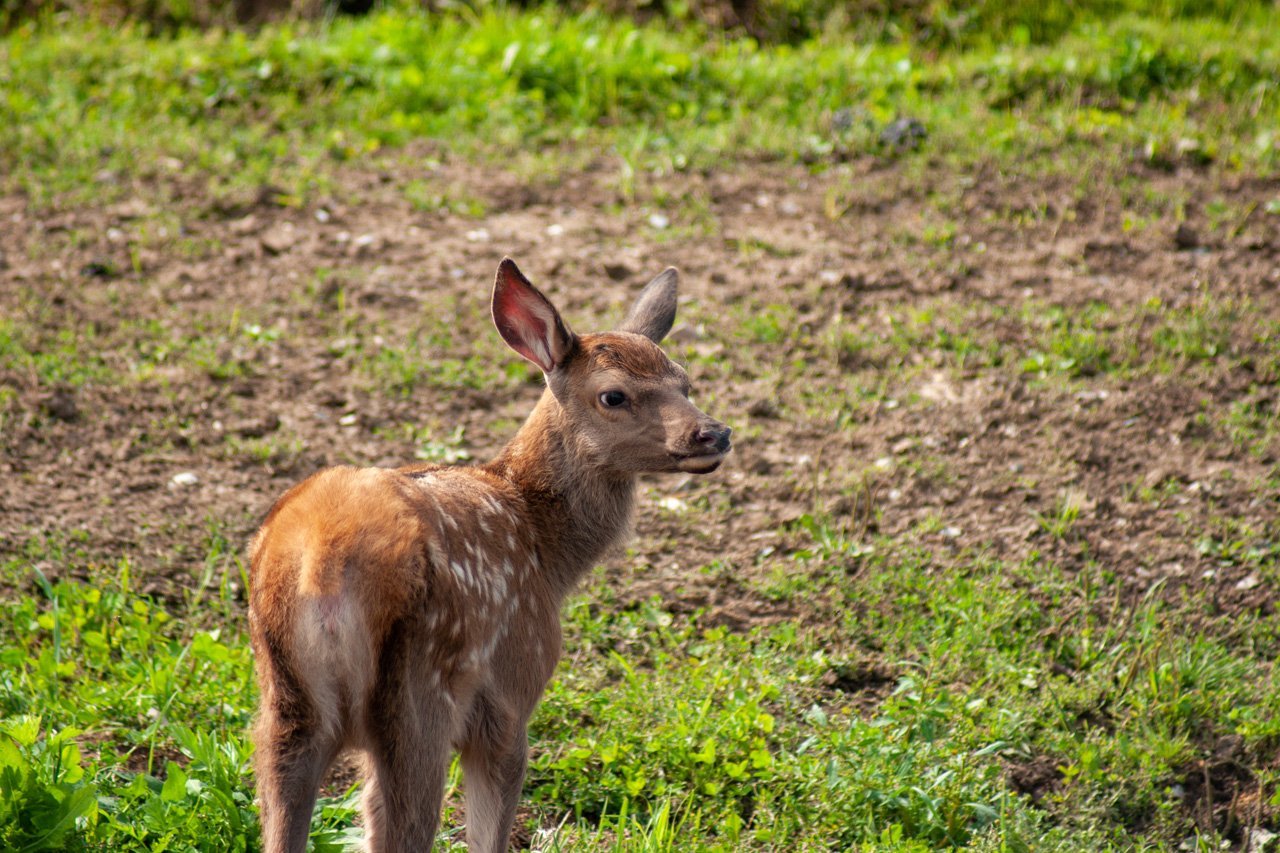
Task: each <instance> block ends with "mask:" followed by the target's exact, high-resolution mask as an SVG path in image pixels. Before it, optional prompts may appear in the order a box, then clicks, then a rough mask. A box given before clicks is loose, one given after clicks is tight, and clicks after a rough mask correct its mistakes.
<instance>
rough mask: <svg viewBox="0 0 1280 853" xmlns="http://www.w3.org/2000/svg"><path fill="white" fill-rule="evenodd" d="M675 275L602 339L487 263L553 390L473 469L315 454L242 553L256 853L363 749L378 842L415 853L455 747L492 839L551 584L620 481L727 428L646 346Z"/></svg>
mask: <svg viewBox="0 0 1280 853" xmlns="http://www.w3.org/2000/svg"><path fill="white" fill-rule="evenodd" d="M676 278H677V276H676V271H675V270H674V269H668V270H667V271H665V272H663V273H662V274H661V275H659V276H658V277H657V278H655V279H654V280H653V281H652V282H650V283H649V285H648V286H647V287H646V288H645V289H644V291H643V293H641V294H640V297H639V299H638V300H637V301H636V303H635V305H634V306H633V307H632V309H631V312H630V314H628V316H627V319H626V320H625V321H624V322H623V324H622V326H621V327H620V328H619V329H618V330H617V331H615V332H606V333H602V334H591V335H575V334H574V333H573V332H571V331H570V330H569V327H568V326H567V325H565V323H564V321H563V320H562V319H561V318H560V315H559V313H558V312H557V311H556V309H555V308H554V307H553V306H552V304H551V303H550V302H549V301H548V300H547V298H546V297H545V296H543V295H542V294H541V293H540V292H538V290H537V289H535V288H534V287H533V285H532V284H530V283H529V281H528V280H527V279H526V278H525V277H524V276H523V275H521V273H520V271H519V270H518V269H517V268H516V265H515V264H514V263H512V262H511V260H509V259H507V260H503V262H502V264H501V265H500V266H499V267H498V277H497V281H496V283H495V284H494V289H493V302H492V311H493V321H494V324H495V325H496V326H497V327H498V332H499V333H500V334H501V335H502V337H503V340H505V341H506V342H507V344H508V345H510V346H511V348H512V349H514V350H515V351H516V352H518V353H519V354H520V355H522V356H524V357H525V358H526V359H528V360H529V361H531V362H533V363H534V364H536V365H537V366H538V367H540V368H542V371H543V373H545V374H546V381H547V388H546V391H545V392H544V393H543V395H542V398H541V399H540V400H539V401H538V404H537V406H536V407H535V408H534V410H533V413H532V414H531V415H530V416H529V419H528V420H527V421H526V422H525V424H524V426H523V427H521V429H520V431H519V432H518V433H517V434H516V436H515V438H513V439H512V441H511V443H510V444H508V445H507V446H506V448H505V449H504V450H503V451H502V452H501V453H500V454H499V455H498V457H497V458H496V459H494V460H493V461H492V462H490V463H489V464H487V465H481V466H477V467H458V468H444V467H438V466H432V465H416V466H410V467H406V468H399V469H394V470H393V469H381V468H331V469H328V470H326V471H321V472H320V473H318V474H316V475H314V476H312V477H311V478H309V479H307V480H306V481H304V482H303V483H301V484H299V485H297V486H294V487H293V488H292V489H290V490H289V491H288V492H286V493H285V495H284V496H283V497H281V498H280V500H278V501H277V502H276V504H275V506H273V507H272V509H271V512H270V513H269V514H268V516H267V519H266V521H265V522H264V523H263V525H262V529H261V530H260V531H259V532H258V534H257V536H256V537H255V538H254V540H253V543H252V545H251V546H250V552H249V554H250V579H251V590H252V591H251V595H250V601H249V626H250V631H251V635H252V641H253V648H254V651H255V653H256V655H257V661H258V682H259V685H260V687H261V692H262V707H261V711H260V715H259V719H258V722H257V726H256V731H255V740H256V743H257V773H258V793H259V797H260V799H261V803H262V823H263V846H264V849H265V850H266V851H268V853H282V851H302V850H303V849H304V848H305V846H306V842H307V832H308V828H309V826H310V822H311V811H312V808H313V806H314V803H315V799H316V794H317V790H318V788H319V786H320V782H321V780H322V778H323V775H324V773H325V770H326V769H327V768H328V767H329V765H330V764H331V763H332V762H333V760H334V759H335V757H336V756H337V755H338V753H339V752H340V751H341V750H344V749H356V750H360V751H362V752H363V753H364V756H365V789H364V802H363V806H362V811H363V814H364V823H365V831H366V834H367V837H368V846H369V849H370V850H372V851H413V853H424V851H428V850H430V849H431V844H432V841H433V839H434V837H435V833H436V827H437V824H438V822H439V819H440V806H441V799H442V796H443V790H444V784H445V774H446V771H447V767H448V763H449V758H450V755H451V754H452V752H453V750H455V749H456V750H458V751H459V752H460V753H461V756H462V768H463V773H464V775H465V784H466V814H467V840H468V845H469V847H470V849H472V850H482V851H500V850H505V849H506V847H507V844H508V837H509V835H510V831H511V826H512V823H513V822H514V819H515V812H516V805H517V801H518V799H519V796H520V787H521V784H522V782H523V780H524V773H525V764H526V753H527V750H528V745H527V739H526V731H527V724H528V720H529V715H530V714H531V713H532V711H533V709H534V706H535V705H537V703H538V699H539V698H540V697H541V695H542V691H543V688H544V687H545V686H546V683H547V680H548V679H549V678H550V677H551V674H552V672H553V670H554V669H555V666H556V661H557V659H558V658H559V655H560V642H561V637H560V620H559V609H560V604H561V602H562V601H563V599H564V597H565V595H566V594H567V593H568V592H569V591H570V590H572V589H573V587H574V585H575V584H576V583H577V581H578V579H579V578H581V577H582V575H583V574H584V573H585V572H586V571H587V570H588V569H590V568H591V566H592V565H593V564H594V563H595V561H596V560H598V559H599V558H600V557H601V555H603V554H604V553H605V551H606V550H607V549H609V548H610V546H612V545H613V544H615V543H616V542H618V540H619V539H621V538H622V537H623V536H624V535H625V534H626V532H627V530H628V527H629V525H630V521H631V515H632V507H633V503H634V498H635V481H636V475H637V474H639V473H642V472H646V471H686V472H690V473H695V474H705V473H709V472H711V471H714V470H715V469H716V468H718V467H719V466H720V463H721V462H722V461H724V458H725V455H726V454H727V453H728V452H729V432H730V430H729V428H728V427H727V426H724V425H723V424H721V423H718V422H717V421H714V420H712V419H711V418H709V417H707V416H706V415H705V414H703V413H702V412H700V411H699V410H698V409H697V408H696V407H694V405H693V404H692V403H691V402H689V399H688V394H689V380H688V377H687V376H686V375H685V372H684V371H683V370H682V369H681V368H679V367H677V366H676V365H675V364H673V363H672V362H671V361H670V359H668V358H667V356H666V355H665V354H663V352H662V350H661V349H659V348H658V346H657V342H658V341H660V340H662V338H663V337H664V336H665V335H666V334H667V332H668V331H670V329H671V324H672V323H673V322H674V320H675V312H676Z"/></svg>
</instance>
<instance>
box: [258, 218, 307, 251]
mask: <svg viewBox="0 0 1280 853" xmlns="http://www.w3.org/2000/svg"><path fill="white" fill-rule="evenodd" d="M258 242H259V243H261V244H262V248H264V249H266V250H267V252H269V253H270V254H272V255H282V254H284V253H285V252H287V251H289V250H290V249H291V248H293V244H294V243H295V242H297V235H296V234H295V232H294V229H293V223H292V222H279V223H277V224H275V225H273V226H271V227H270V228H268V229H267V230H266V231H265V232H264V233H263V235H262V236H261V237H259V238H258Z"/></svg>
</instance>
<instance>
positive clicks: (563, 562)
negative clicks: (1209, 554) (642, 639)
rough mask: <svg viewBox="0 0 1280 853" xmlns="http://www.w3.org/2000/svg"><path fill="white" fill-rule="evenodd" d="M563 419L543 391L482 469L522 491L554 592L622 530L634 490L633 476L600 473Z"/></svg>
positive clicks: (564, 588)
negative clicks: (532, 407) (516, 431)
mask: <svg viewBox="0 0 1280 853" xmlns="http://www.w3.org/2000/svg"><path fill="white" fill-rule="evenodd" d="M565 421H566V419H565V415H564V410H563V409H561V407H560V404H559V403H558V402H556V399H555V397H554V396H552V394H551V392H550V391H545V392H543V395H542V399H541V400H539V401H538V405H537V406H536V407H535V408H534V410H533V413H532V414H531V415H530V416H529V419H528V420H527V421H525V423H524V426H522V427H521V428H520V431H519V432H518V433H516V435H515V437H514V438H513V439H512V440H511V442H510V443H509V444H508V445H507V446H506V447H505V448H504V449H503V450H502V452H501V453H500V454H499V455H498V457H497V458H496V459H494V460H493V462H491V463H489V465H487V466H486V467H487V468H488V469H489V470H490V471H491V472H492V473H494V474H496V475H498V476H499V477H502V478H503V479H505V480H508V481H509V482H511V483H512V484H513V485H514V486H515V487H516V488H517V489H518V490H519V491H520V493H521V494H522V495H523V497H524V499H525V503H526V505H527V507H528V510H529V514H530V516H531V518H530V520H531V521H532V522H533V523H534V525H535V530H536V537H537V542H538V547H539V555H538V556H539V562H540V565H541V570H542V571H543V572H544V573H545V574H546V575H547V580H548V582H549V583H550V584H551V586H552V587H553V588H554V589H555V590H556V592H557V594H558V595H560V596H563V595H565V594H567V593H568V592H569V591H570V590H571V589H572V588H573V587H574V586H575V585H576V584H577V582H578V581H579V580H580V579H581V578H582V576H583V575H584V574H585V573H586V572H587V571H589V570H590V569H591V567H592V566H593V565H594V564H595V563H596V561H598V560H599V559H600V558H601V557H602V556H603V555H604V554H605V552H606V551H608V550H609V549H610V548H611V547H613V546H614V545H615V544H617V543H618V542H619V541H620V540H621V539H622V538H623V537H624V536H625V535H626V534H627V533H628V532H629V531H630V529H631V517H632V510H633V508H634V505H635V490H636V489H635V487H636V478H635V476H634V475H631V474H617V473H615V472H610V471H606V470H604V468H603V467H602V466H601V464H600V463H601V462H602V461H603V460H601V459H598V458H596V457H595V456H594V454H593V452H592V448H590V447H587V446H584V445H583V444H582V442H581V440H580V438H579V437H578V436H577V435H575V433H574V432H573V431H572V430H570V429H569V428H568V425H567V424H566V422H565Z"/></svg>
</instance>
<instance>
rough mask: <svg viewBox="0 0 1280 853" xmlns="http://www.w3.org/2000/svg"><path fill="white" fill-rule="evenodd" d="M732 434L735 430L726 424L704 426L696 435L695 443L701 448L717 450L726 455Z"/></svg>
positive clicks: (699, 428)
mask: <svg viewBox="0 0 1280 853" xmlns="http://www.w3.org/2000/svg"><path fill="white" fill-rule="evenodd" d="M732 434H733V430H731V429H730V428H729V427H727V426H725V425H724V424H720V423H709V424H703V425H702V426H700V427H698V431H697V432H696V433H695V434H694V436H693V443H694V444H696V445H698V446H699V447H710V448H715V450H716V451H718V452H720V453H724V452H725V451H726V450H728V449H729V436H730V435H732Z"/></svg>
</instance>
